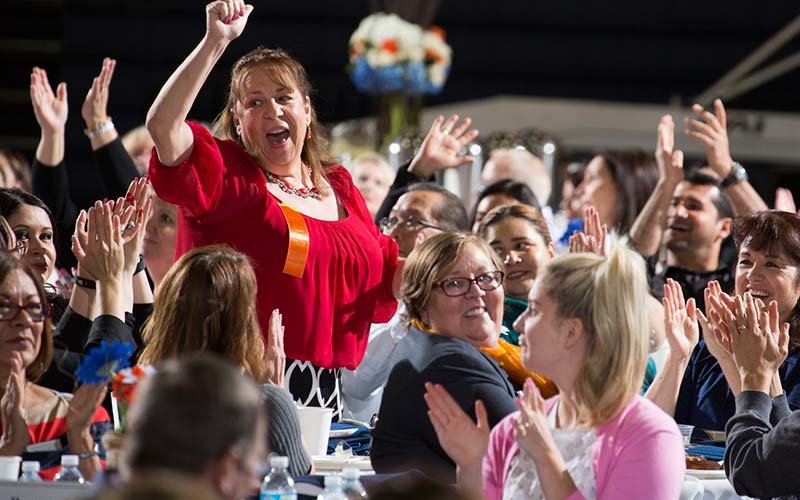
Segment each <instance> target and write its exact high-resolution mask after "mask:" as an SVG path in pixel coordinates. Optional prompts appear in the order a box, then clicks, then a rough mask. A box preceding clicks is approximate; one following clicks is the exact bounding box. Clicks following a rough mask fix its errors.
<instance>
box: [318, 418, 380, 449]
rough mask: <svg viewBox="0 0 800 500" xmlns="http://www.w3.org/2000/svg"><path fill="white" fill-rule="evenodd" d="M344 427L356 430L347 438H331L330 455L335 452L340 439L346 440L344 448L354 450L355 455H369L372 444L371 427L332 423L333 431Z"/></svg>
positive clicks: (329, 444) (329, 443)
mask: <svg viewBox="0 0 800 500" xmlns="http://www.w3.org/2000/svg"><path fill="white" fill-rule="evenodd" d="M343 429H354V430H355V432H354V433H353V434H351V435H350V436H348V437H345V438H332V439H329V440H328V454H329V455H330V454H331V453H333V451H334V450H335V449H336V445H337V444H339V441H344V449H345V450H347V449H350V450H353V455H369V449H370V447H371V446H372V434H371V433H370V432H369V427H365V426H363V425H355V424H348V423H342V422H334V423H332V424H331V431H336V430H343Z"/></svg>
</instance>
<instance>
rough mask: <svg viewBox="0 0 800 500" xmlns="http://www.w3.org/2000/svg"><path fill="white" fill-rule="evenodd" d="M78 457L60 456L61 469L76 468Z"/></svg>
mask: <svg viewBox="0 0 800 500" xmlns="http://www.w3.org/2000/svg"><path fill="white" fill-rule="evenodd" d="M77 466H78V455H61V467H77Z"/></svg>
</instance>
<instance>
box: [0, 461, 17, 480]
mask: <svg viewBox="0 0 800 500" xmlns="http://www.w3.org/2000/svg"><path fill="white" fill-rule="evenodd" d="M21 462H22V457H0V479H2V480H4V481H16V480H17V479H19V464H20V463H21Z"/></svg>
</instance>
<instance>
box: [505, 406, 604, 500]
mask: <svg viewBox="0 0 800 500" xmlns="http://www.w3.org/2000/svg"><path fill="white" fill-rule="evenodd" d="M557 414H558V403H556V404H554V405H553V408H551V409H550V413H548V415H547V420H548V423H549V424H550V425H549V427H550V430H551V432H552V433H553V440H554V441H555V443H556V448H558V451H559V452H560V453H561V457H562V458H563V459H564V462H565V463H566V465H567V471H568V472H569V475H570V477H572V481H573V482H574V483H575V486H576V487H577V488H578V491H580V492H581V494H582V495H583V497H584V498H586V500H593V499H595V498H596V497H597V488H596V484H595V477H594V462H593V461H592V445H593V444H594V441H595V438H596V434H595V431H594V429H592V430H588V431H585V430H577V429H557V428H556V415H557ZM543 498H544V495H543V493H542V485H541V483H540V482H539V476H538V474H537V472H536V464H535V463H534V461H533V459H532V458H531V457H529V456H528V454H527V453H525V451H523V450H522V449H520V452H519V453H518V454H517V456H516V457H514V458H513V459H512V463H511V467H510V468H509V470H508V478H507V479H506V483H505V489H504V491H503V500H527V499H536V500H539V499H543Z"/></svg>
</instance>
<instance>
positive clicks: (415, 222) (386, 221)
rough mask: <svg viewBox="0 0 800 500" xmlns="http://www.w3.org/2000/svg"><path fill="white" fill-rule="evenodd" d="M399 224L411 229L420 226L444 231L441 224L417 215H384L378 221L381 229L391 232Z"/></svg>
mask: <svg viewBox="0 0 800 500" xmlns="http://www.w3.org/2000/svg"><path fill="white" fill-rule="evenodd" d="M398 225H399V226H401V227H403V228H404V229H407V230H409V231H413V230H414V229H416V228H418V227H428V228H431V229H436V230H439V231H444V229H442V228H440V227H439V226H436V225H434V224H431V223H430V222H428V221H426V220H422V219H417V218H416V217H409V218H407V219H398V218H397V217H384V218H383V219H381V220H379V221H378V227H380V228H381V231H382V232H384V233H390V232H391V231H392V230H393V229H394V228H395V227H397V226H398Z"/></svg>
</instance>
